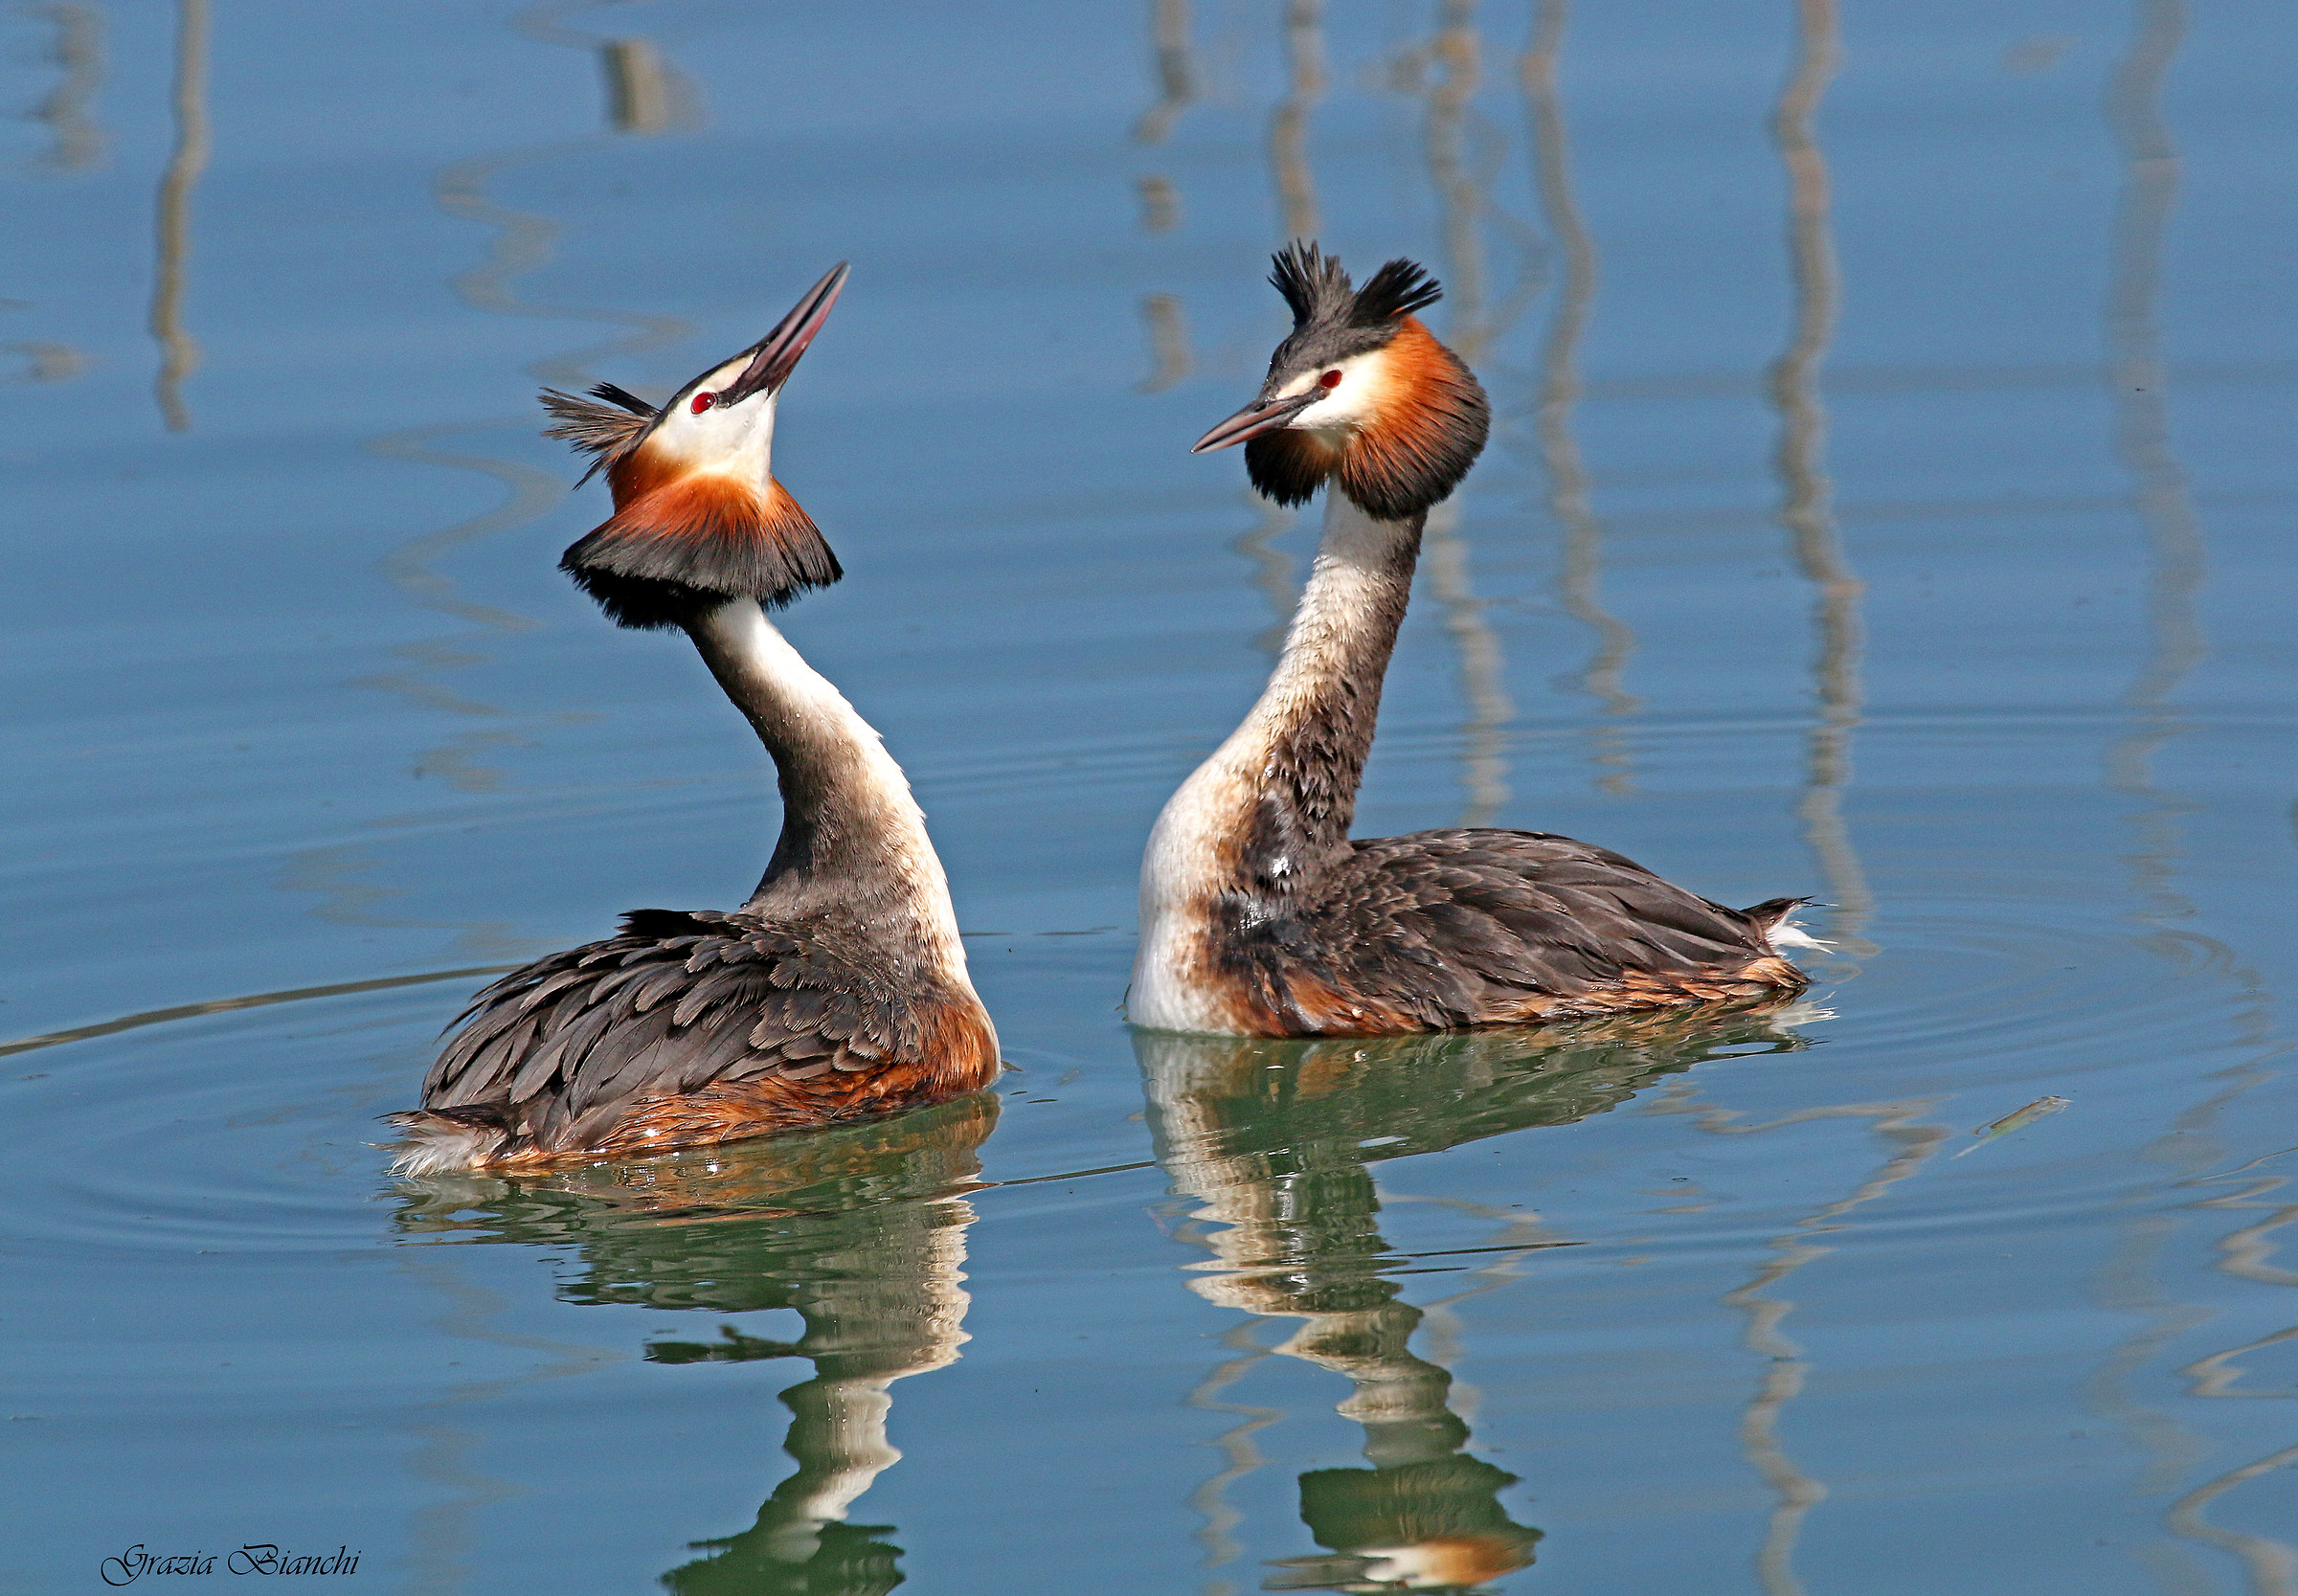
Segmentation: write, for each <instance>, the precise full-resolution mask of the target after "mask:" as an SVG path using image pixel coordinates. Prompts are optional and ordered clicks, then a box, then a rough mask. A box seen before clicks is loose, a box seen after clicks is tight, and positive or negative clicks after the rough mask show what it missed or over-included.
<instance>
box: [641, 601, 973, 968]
mask: <svg viewBox="0 0 2298 1596" xmlns="http://www.w3.org/2000/svg"><path fill="white" fill-rule="evenodd" d="M686 625H687V635H688V636H690V637H691V638H692V639H693V640H694V646H695V648H696V649H698V650H699V651H700V652H701V654H702V657H703V660H704V662H705V663H708V664H709V665H710V674H711V675H713V676H715V677H716V678H717V679H718V685H719V686H721V687H723V688H724V689H725V690H726V695H727V697H729V698H731V699H732V700H733V702H734V706H735V708H738V709H740V710H741V711H742V713H743V715H744V716H745V717H747V718H748V719H749V721H750V724H751V725H752V727H754V728H755V730H756V731H757V733H758V740H759V741H760V742H762V743H764V744H765V745H766V752H767V753H770V754H772V755H773V756H774V765H775V772H776V776H777V781H778V783H779V786H780V788H781V795H782V831H781V836H780V838H779V839H778V840H777V842H776V843H775V847H774V857H773V858H772V859H771V860H770V861H769V862H768V864H767V865H766V874H765V876H764V877H763V878H762V879H761V880H760V881H759V882H758V888H757V890H756V891H755V893H753V894H752V895H751V899H750V902H749V903H747V904H746V905H744V906H743V907H744V908H746V909H748V910H753V911H759V912H776V913H798V912H803V911H805V910H812V909H821V908H829V907H841V906H843V907H847V908H851V909H852V910H855V911H856V913H858V914H859V915H860V916H861V917H862V918H863V919H864V920H865V921H866V922H879V923H882V921H883V918H884V917H885V916H888V915H893V916H897V917H900V918H903V919H906V920H908V921H910V922H911V923H912V929H913V930H914V931H915V932H917V933H923V934H924V935H925V936H926V938H927V939H928V940H930V941H932V942H934V943H935V944H937V945H938V946H939V947H940V950H941V951H942V952H944V953H946V954H948V955H952V956H953V957H954V958H955V960H956V969H957V970H958V972H959V974H960V977H962V972H963V970H964V955H963V954H962V953H961V952H959V951H958V949H959V944H958V926H957V920H956V917H955V916H954V914H953V913H952V911H951V909H950V889H949V883H948V880H947V878H946V877H945V876H944V875H943V873H942V868H941V861H940V860H939V859H938V858H937V857H935V852H934V844H933V843H932V842H930V841H929V840H928V838H927V836H926V818H925V815H924V812H923V811H921V810H920V809H919V808H918V806H917V800H916V799H915V798H912V796H911V793H910V783H909V781H908V780H907V779H906V778H905V777H904V776H903V775H902V770H901V767H900V766H899V765H897V764H895V763H894V762H893V757H892V755H890V754H889V753H887V752H886V748H885V745H884V743H883V742H881V741H880V739H879V737H878V734H877V732H876V731H874V730H872V729H871V727H870V725H869V723H868V722H867V721H865V720H864V719H863V718H862V717H861V716H860V715H859V714H857V713H856V712H855V711H854V707H853V706H852V705H850V704H848V703H847V702H846V701H845V697H844V696H843V695H842V694H841V693H840V692H839V691H838V689H837V688H836V687H834V686H831V685H830V683H829V681H828V680H827V679H826V678H824V677H823V676H822V673H821V672H819V671H817V670H815V669H814V667H813V666H811V665H809V664H807V663H806V662H805V661H804V660H803V659H802V658H801V657H800V655H799V652H798V650H797V649H795V648H793V647H791V646H790V643H789V641H788V640H787V639H785V638H784V637H783V636H782V635H781V633H780V632H779V631H777V629H776V628H775V626H774V623H773V622H772V621H769V620H768V619H767V618H766V615H765V612H764V611H763V610H761V609H760V608H759V607H758V605H757V603H756V601H755V600H754V599H748V598H741V599H735V600H733V601H732V602H730V603H726V604H722V605H720V606H718V607H717V608H715V609H712V610H710V611H707V612H705V613H704V614H702V615H700V616H698V617H696V618H693V619H691V620H689V621H687V623H686Z"/></svg>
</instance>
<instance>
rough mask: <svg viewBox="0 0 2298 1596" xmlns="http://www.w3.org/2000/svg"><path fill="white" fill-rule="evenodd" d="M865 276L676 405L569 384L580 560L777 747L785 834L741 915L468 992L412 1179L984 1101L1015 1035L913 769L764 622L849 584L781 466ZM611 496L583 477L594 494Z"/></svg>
mask: <svg viewBox="0 0 2298 1596" xmlns="http://www.w3.org/2000/svg"><path fill="white" fill-rule="evenodd" d="M844 284H845V266H844V265H843V264H841V265H839V266H838V267H837V268H836V269H834V270H833V271H831V272H830V274H829V275H828V276H826V277H824V278H823V279H822V281H820V282H818V283H816V284H815V285H814V287H813V288H812V289H810V290H809V291H808V292H807V294H806V296H805V298H804V299H802V300H800V302H799V303H798V305H797V307H796V308H795V309H793V310H792V311H791V312H790V314H789V315H787V316H785V317H783V318H782V320H781V323H780V324H779V325H778V326H776V327H775V329H774V330H773V331H772V332H770V333H768V334H767V335H766V337H765V338H763V339H762V340H760V341H759V342H758V343H756V344H755V345H753V346H752V347H751V348H747V349H744V350H743V351H742V352H741V353H740V354H738V355H735V356H734V357H733V358H732V359H731V360H727V361H723V362H721V363H719V364H717V365H715V366H713V367H711V368H710V370H709V371H705V372H703V373H702V374H701V375H700V376H698V377H696V378H695V379H694V380H693V381H691V382H689V383H687V385H686V386H685V387H684V388H682V389H680V390H679V391H678V393H676V394H674V395H673V396H672V397H671V399H670V401H669V403H667V404H665V406H664V407H663V408H662V409H661V410H660V411H657V410H655V409H654V408H653V407H652V406H650V405H648V404H647V403H646V402H645V401H644V400H642V399H640V398H637V397H636V396H634V395H632V394H630V393H625V392H623V391H622V390H621V389H619V388H616V387H614V386H612V385H611V384H601V385H600V386H599V387H597V388H596V389H594V390H592V392H593V393H596V394H597V396H598V397H599V398H601V399H605V400H609V401H611V403H607V404H597V403H594V402H592V401H591V400H589V399H582V398H576V397H574V395H572V394H567V393H554V392H551V391H548V390H546V391H545V393H544V395H543V402H544V404H545V405H546V406H547V407H548V408H549V409H550V411H551V413H552V415H553V416H556V417H557V418H558V420H557V424H556V425H554V426H552V427H551V428H550V429H549V436H551V437H554V438H566V439H568V440H569V441H570V442H572V443H573V444H574V446H575V447H576V448H577V449H581V450H583V451H585V452H587V453H589V454H591V455H592V456H594V457H595V460H594V462H593V464H592V467H591V469H592V471H597V470H600V469H603V470H604V471H605V472H606V478H607V482H608V484H609V485H610V486H611V488H612V489H613V492H614V504H615V513H614V516H613V518H612V519H610V520H609V521H607V522H606V523H605V524H604V525H603V526H601V527H599V528H597V530H595V531H593V532H592V533H591V534H590V535H589V536H587V537H585V538H583V539H582V540H581V541H580V542H578V543H576V544H575V545H574V547H573V548H571V549H569V550H568V551H566V554H565V556H564V558H562V559H561V560H560V562H559V566H560V569H561V570H563V571H565V572H566V573H568V574H569V575H571V576H573V577H574V580H575V582H576V583H578V584H579V585H580V586H581V587H582V589H583V590H584V591H585V592H586V593H588V594H589V595H590V596H592V597H593V598H595V599H597V602H598V605H599V607H600V608H601V609H603V610H604V611H605V612H606V613H607V615H608V616H609V617H611V618H613V619H614V620H615V621H616V622H617V623H618V624H620V625H623V626H632V627H659V628H667V627H674V626H675V627H679V628H682V629H684V630H685V632H686V633H687V636H688V637H689V638H691V639H692V640H693V641H694V646H695V648H696V649H698V650H699V651H700V652H701V654H702V657H703V660H704V662H705V663H707V664H709V666H710V674H711V675H713V676H714V677H716V678H717V680H718V685H719V686H721V687H722V688H724V689H725V691H726V695H727V696H728V697H729V698H731V699H732V700H733V702H734V706H735V708H738V709H740V710H741V711H742V713H743V714H744V715H745V716H747V717H748V718H749V720H750V724H751V725H752V727H753V728H755V730H756V731H757V734H758V738H759V740H760V741H761V742H763V743H764V744H765V745H766V751H767V753H770V754H771V755H773V758H774V763H775V770H776V773H777V776H778V779H779V785H780V788H781V796H782V831H781V837H780V839H779V841H777V843H776V844H775V849H774V854H773V857H772V859H771V860H770V861H769V863H768V864H767V866H766V874H765V877H764V879H763V880H761V881H760V882H759V883H758V888H757V890H756V891H755V892H753V893H752V894H751V897H750V901H749V902H747V903H745V904H744V905H743V906H742V907H741V908H740V909H739V910H735V911H733V912H732V913H721V912H718V911H717V910H695V911H692V912H686V911H682V910H664V909H644V910H636V911H634V912H632V913H630V914H627V915H625V916H624V917H623V921H622V930H621V931H620V933H618V934H616V935H614V936H610V937H608V938H606V939H605V940H604V941H601V942H593V943H590V944H588V945H587V946H584V947H580V948H575V949H573V950H571V951H570V952H567V953H562V954H552V955H550V956H549V957H547V958H542V959H538V960H536V961H535V962H534V963H532V964H529V965H528V966H527V967H526V968H525V969H523V970H518V971H515V972H513V973H512V974H510V975H508V976H506V977H504V978H502V979H501V980H499V981H497V982H495V983H494V985H492V986H490V987H488V988H487V989H486V990H485V991H484V992H482V993H480V994H479V996H478V997H477V998H475V999H474V1000H472V1002H471V1005H470V1007H469V1008H468V1009H466V1010H464V1012H463V1014H462V1030H461V1031H460V1032H458V1033H457V1034H456V1036H455V1037H454V1039H453V1040H452V1041H450V1042H449V1043H448V1044H447V1045H446V1048H445V1050H444V1051H442V1052H441V1053H440V1054H439V1062H438V1063H436V1064H434V1065H433V1066H432V1067H431V1073H430V1074H429V1075H428V1076H427V1077H426V1078H425V1079H424V1081H423V1106H422V1107H421V1108H420V1109H418V1110H416V1111H414V1112H412V1113H395V1114H391V1115H388V1116H387V1117H388V1119H389V1121H390V1122H391V1123H392V1124H394V1125H395V1126H397V1127H398V1128H399V1129H400V1130H401V1131H402V1132H403V1133H404V1139H403V1140H402V1141H401V1142H400V1143H399V1144H398V1146H397V1148H396V1149H395V1151H396V1152H397V1154H398V1159H397V1163H396V1165H395V1167H396V1168H397V1169H398V1171H399V1172H401V1173H404V1174H425V1173H430V1172H433V1171H438V1170H444V1169H461V1168H507V1169H516V1168H520V1167H533V1166H539V1165H547V1164H553V1163H563V1162H567V1161H570V1160H573V1159H577V1158H592V1159H596V1158H632V1157H637V1156H642V1155H645V1154H651V1153H660V1152H666V1151H668V1150H670V1149H672V1148H678V1147H691V1146H696V1145H699V1144H702V1143H708V1142H718V1141H728V1140H732V1139H733V1138H735V1137H738V1136H751V1135H763V1134H765V1133H768V1132H773V1131H783V1130H793V1129H800V1128H804V1127H811V1126H820V1125H826V1124H830V1123H832V1122H835V1121H838V1120H845V1119H852V1118H855V1117H858V1116H861V1115H864V1114H872V1113H884V1112H887V1111H889V1110H893V1109H899V1108H907V1107H910V1106H912V1105H914V1104H919V1103H933V1102H939V1101H942V1100H943V1099H945V1098H950V1097H956V1096H958V1095H959V1094H961V1093H964V1092H968V1091H972V1090H975V1089H976V1088H979V1087H981V1086H984V1085H986V1084H987V1083H988V1082H989V1081H990V1080H992V1079H993V1078H994V1077H995V1076H996V1075H997V1073H998V1069H999V1063H998V1038H997V1032H996V1031H995V1030H993V1029H992V1028H991V1026H990V1022H989V1016H988V1014H987V1013H986V1012H985V1011H984V1010H983V1009H982V1007H981V1000H980V999H979V998H977V997H976V996H975V995H974V988H973V983H972V981H971V980H970V979H969V978H967V975H966V968H965V950H964V947H963V944H961V943H960V942H959V941H958V921H957V916H956V914H955V913H954V912H953V911H952V910H951V908H950V889H949V883H948V881H947V879H946V878H945V877H944V876H943V874H942V869H941V861H940V860H939V859H937V858H936V857H935V853H934V845H933V843H931V842H929V841H928V840H927V837H926V825H925V816H924V815H923V814H922V813H921V812H920V811H919V809H918V807H917V803H916V800H915V799H914V798H912V797H911V795H910V785H909V783H908V782H907V781H905V780H904V779H903V777H902V772H901V768H900V767H899V766H898V765H896V764H895V763H894V762H893V760H892V758H891V757H890V756H889V755H888V753H886V750H885V748H884V746H883V745H882V744H881V743H880V742H879V739H878V734H877V733H876V732H875V731H872V730H871V729H870V728H869V726H868V725H867V723H866V722H865V721H864V720H863V719H862V717H861V716H860V715H858V714H856V713H855V712H854V709H853V707H852V706H851V705H849V704H847V703H846V701H845V699H844V698H843V697H842V696H840V694H839V692H838V689H837V688H835V687H833V686H830V684H829V683H828V682H827V681H825V680H823V679H822V676H821V675H819V674H818V673H816V672H815V671H814V670H813V669H812V668H811V667H810V666H808V665H807V663H805V661H804V660H802V659H800V657H799V654H798V651H797V650H796V649H794V648H792V647H791V646H790V644H789V643H788V642H787V641H784V639H783V637H782V635H781V633H780V632H778V631H777V630H776V629H775V627H774V625H773V624H772V623H771V622H770V621H768V620H767V618H766V613H765V612H766V607H767V606H772V605H777V604H781V603H784V602H787V601H788V600H789V599H791V598H794V597H796V596H798V595H799V594H800V593H802V592H803V591H805V590H806V589H808V588H815V587H823V586H826V585H828V584H829V583H831V582H835V581H836V580H838V578H839V576H840V575H841V574H842V573H841V572H840V570H839V566H838V560H837V557H836V556H835V555H834V554H832V553H831V552H830V549H829V545H828V544H826V543H824V542H823V541H822V533H821V532H820V530H818V529H817V528H816V527H815V525H814V523H813V521H812V520H811V519H810V518H809V517H808V516H807V514H806V512H805V511H804V510H802V509H800V508H799V506H798V504H797V502H796V501H795V500H793V499H792V498H791V497H790V495H789V494H788V493H787V492H785V491H784V490H783V488H782V485H781V483H778V482H777V481H775V479H774V475H773V472H772V469H771V461H772V448H773V442H774V414H775V405H776V402H777V396H778V394H779V393H780V390H781V387H782V384H783V383H784V382H786V381H787V380H788V379H789V376H790V373H791V371H792V370H793V369H794V368H795V367H796V366H797V365H798V361H799V357H800V355H802V354H803V353H804V352H805V349H806V346H807V345H808V344H809V343H811V342H812V341H813V338H814V335H815V333H816V332H818V331H820V330H821V327H822V321H823V319H824V318H825V317H827V316H828V315H829V312H830V306H831V305H832V304H833V303H836V301H837V298H838V292H839V289H840V288H841V287H842V286H844ZM588 480H589V474H588V473H586V474H585V476H584V481H586V482H587V481H588Z"/></svg>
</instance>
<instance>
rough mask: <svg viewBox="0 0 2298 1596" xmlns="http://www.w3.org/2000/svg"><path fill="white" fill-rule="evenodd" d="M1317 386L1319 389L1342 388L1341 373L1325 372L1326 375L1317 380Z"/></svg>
mask: <svg viewBox="0 0 2298 1596" xmlns="http://www.w3.org/2000/svg"><path fill="white" fill-rule="evenodd" d="M1317 386H1318V387H1319V388H1338V387H1340V386H1341V373H1340V372H1338V371H1327V372H1325V373H1324V375H1322V376H1320V377H1318V379H1317Z"/></svg>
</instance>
